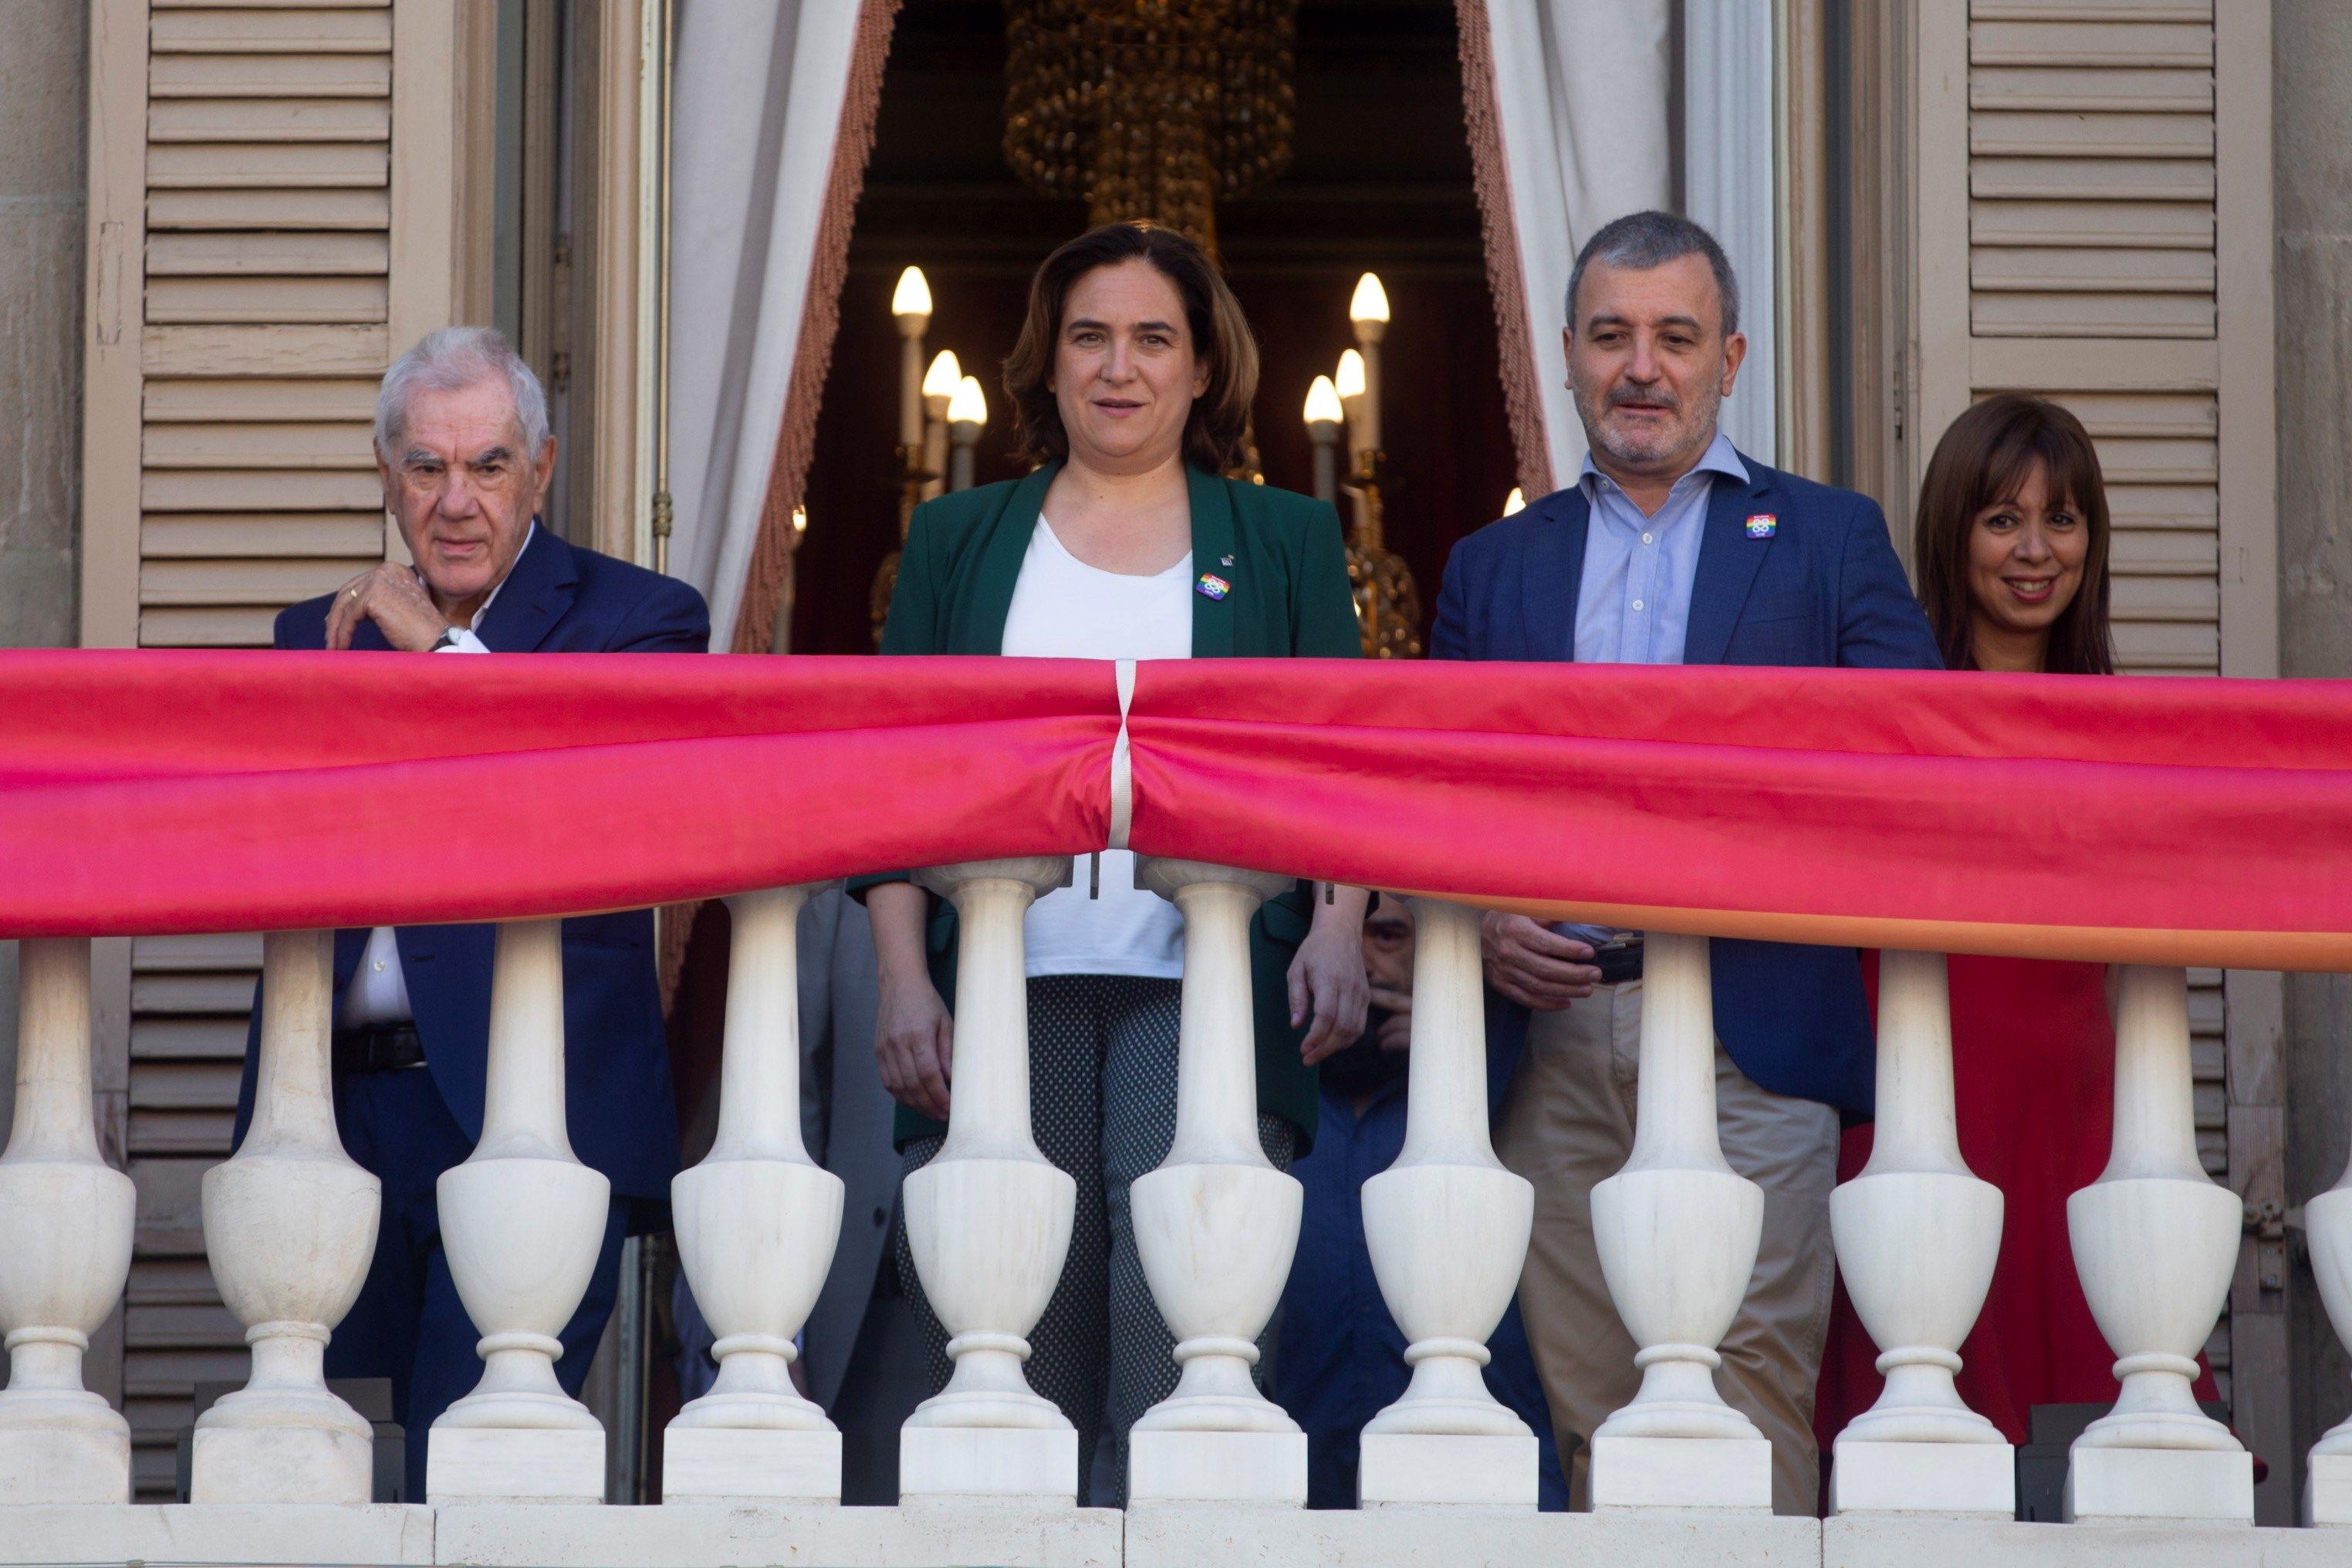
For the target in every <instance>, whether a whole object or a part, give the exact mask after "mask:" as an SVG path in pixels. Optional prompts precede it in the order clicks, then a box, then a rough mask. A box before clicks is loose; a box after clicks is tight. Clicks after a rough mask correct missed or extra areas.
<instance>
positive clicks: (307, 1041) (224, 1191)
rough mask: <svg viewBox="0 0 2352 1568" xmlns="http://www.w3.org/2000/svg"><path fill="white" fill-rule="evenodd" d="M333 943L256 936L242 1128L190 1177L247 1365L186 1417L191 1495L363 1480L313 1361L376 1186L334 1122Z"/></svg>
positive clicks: (300, 935)
mask: <svg viewBox="0 0 2352 1568" xmlns="http://www.w3.org/2000/svg"><path fill="white" fill-rule="evenodd" d="M334 940H335V939H334V935H333V933H332V932H330V931H272V932H270V933H269V934H268V935H267V936H265V937H263V938H262V946H261V1060H260V1063H259V1066H258V1070H257V1074H256V1077H255V1084H254V1098H253V1125H252V1127H251V1129H250V1130H249V1131H247V1133H246V1139H245V1142H244V1143H243V1144H242V1145H240V1146H239V1147H238V1149H237V1152H236V1154H235V1155H234V1156H233V1157H231V1158H230V1159H229V1160H227V1161H226V1163H222V1164H218V1165H215V1166H214V1167H213V1168H212V1169H211V1170H209V1171H207V1172H205V1252H206V1253H207V1254H208V1255H209V1256H210V1258H211V1260H212V1268H213V1279H214V1280H215V1282H216V1283H217V1284H218V1285H219V1286H220V1292H221V1300H224V1301H226V1302H227V1303H228V1309H229V1310H230V1311H232V1312H234V1313H235V1314H236V1321H238V1322H240V1323H243V1324H244V1325H245V1329H246V1332H245V1342H246V1343H247V1344H248V1345H251V1346H252V1347H253V1375H252V1377H251V1378H250V1379H249V1380H248V1381H247V1384H246V1385H245V1387H243V1388H242V1389H239V1390H238V1391H237V1392H236V1393H235V1394H229V1395H227V1396H226V1397H225V1398H223V1399H221V1400H220V1401H219V1402H217V1403H216V1404H215V1405H213V1407H212V1408H211V1409H209V1410H207V1411H205V1414H204V1415H203V1416H201V1417H200V1418H199V1419H198V1420H197V1422H196V1432H195V1441H194V1452H193V1457H192V1461H191V1469H190V1477H191V1480H190V1491H189V1495H190V1498H191V1500H193V1501H195V1502H341V1503H363V1502H366V1501H367V1500H368V1499H369V1497H370V1496H371V1495H372V1491H373V1479H374V1468H375V1465H374V1450H375V1436H374V1432H373V1428H372V1427H370V1426H369V1425H368V1423H367V1422H366V1421H365V1420H364V1419H362V1417H361V1415H360V1414H359V1412H358V1411H356V1410H353V1409H352V1407H351V1406H350V1405H346V1404H345V1403H344V1402H343V1401H342V1400H341V1399H340V1398H338V1397H337V1396H336V1395H335V1394H331V1393H330V1392H328V1389H327V1384H326V1377H325V1373H324V1372H323V1371H322V1368H321V1360H322V1358H323V1357H324V1356H325V1354H326V1351H327V1339H328V1335H329V1333H330V1332H331V1331H332V1330H333V1328H334V1326H335V1325H336V1324H337V1323H339V1322H341V1321H342V1318H343V1314H344V1313H345V1312H348V1311H350V1310H351V1308H352V1302H353V1301H355V1300H358V1299H359V1293H360V1287H361V1286H362V1284H364V1283H365V1282H366V1280H367V1272H368V1265H369V1263H370V1262H371V1261H372V1260H373V1258H374V1256H375V1239H376V1221H377V1215H378V1211H379V1208H380V1206H381V1205H380V1194H381V1190H382V1184H381V1183H379V1182H378V1181H377V1180H376V1178H375V1177H374V1176H373V1175H372V1174H371V1173H368V1172H366V1171H363V1170H362V1169H361V1168H360V1167H359V1166H358V1165H357V1164H355V1163H352V1158H351V1156H350V1155H348V1154H346V1153H344V1152H343V1145H342V1141H341V1139H340V1138H339V1137H337V1136H336V1133H335V1098H334V1078H333V1066H332V1063H331V1061H330V1059H329V1055H328V1045H329V1039H330V1035H331V1025H330V1022H329V1010H330V1008H331V1005H332V1003H333V993H334V956H335V947H334Z"/></svg>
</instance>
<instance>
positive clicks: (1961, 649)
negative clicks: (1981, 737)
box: [1912, 392, 2116, 675]
mask: <svg viewBox="0 0 2352 1568" xmlns="http://www.w3.org/2000/svg"><path fill="white" fill-rule="evenodd" d="M2036 467H2039V468H2041V469H2042V472H2043V473H2044V474H2045V475H2046V476H2047V479H2046V480H2045V488H2046V489H2047V490H2048V492H2049V495H2050V500H2051V504H2052V505H2053V506H2056V505H2069V506H2072V507H2074V509H2075V510H2077V511H2079V512H2081V513H2082V515H2083V521H2084V524H2085V526H2087V527H2088V528H2089V529H2090V531H2091V532H2090V547H2089V549H2087V550H2086V551H2085V552H2084V555H2083V583H2082V586H2081V587H2080V588H2078V589H2076V590H2075V593H2074V602H2073V603H2072V604H2070V605H2067V606H2066V607H2065V608H2064V609H2063V610H2062V611H2060V612H2059V613H2058V618H2057V620H2055V621H2053V623H2051V626H2050V647H2049V651H2048V653H2047V654H2046V655H2045V656H2044V657H2045V662H2044V664H2043V668H2045V669H2047V670H2048V671H2049V672H2050V673H2051V674H2053V675H2113V674H2114V673H2115V672H2116V653H2115V642H2114V639H2113V637H2112V635H2111V634H2110V632H2109V630H2108V626H2107V598H2108V592H2107V538H2108V522H2107V487H2106V483H2105V480H2104V479H2101V478H2100V475H2099V454H2098V449H2097V448H2096V447H2094V446H2092V445H2091V434H2090V432H2089V431H2087V430H2085V429H2084V428H2083V422H2082V421H2081V420H2079V419H2077V418H2075V417H2074V415H2072V414H2071V413H2069V412H2067V411H2066V410H2065V409H2063V408H2061V407H2060V406H2059V405H2056V404H2054V403H2052V402H2050V401H2049V400H2047V399H2046V398H2040V397H2031V396H2028V395H2025V394H2024V393H2021V392H2004V393H2000V394H1999V395H1995V396H1992V397H1988V398H1986V399H1985V400H1984V401H1983V402H1981V403H1979V404H1977V405H1975V406H1973V407H1971V408H1970V409H1969V411H1968V412H1967V413H1965V414H1963V415H1961V416H1959V417H1958V419H1955V420H1953V421H1952V424H1951V428H1949V429H1948V430H1946V431H1945V432H1944V438H1943V439H1942V440H1940V441H1938V442H1937V443H1936V455H1935V456H1934V457H1932V458H1928V459H1927V478H1926V479H1924V480H1922V481H1921V482H1920V485H1919V511H1918V519H1917V523H1916V531H1915V532H1914V533H1913V536H1912V538H1913V547H1912V555H1913V560H1914V563H1916V566H1917V567H1918V571H1919V601H1920V603H1921V605H1924V606H1925V607H1926V609H1927V625H1928V626H1930V627H1932V628H1933V629H1934V631H1935V634H1936V642H1937V647H1940V648H1942V650H1943V654H1944V666H1945V668H1948V669H1973V668H1976V653H1975V648H1974V647H1973V646H1972V642H1973V639H1972V637H1971V628H1972V627H1973V626H1974V624H1975V616H1974V611H1975V605H1974V602H1973V601H1972V599H1971V598H1970V596H1969V533H1970V531H1972V530H1973V529H1974V527H1975V524H1976V518H1977V513H1979V512H1980V511H1982V510H1984V509H1985V508H1987V507H1989V506H1991V505H1992V504H1993V503H1994V502H1996V501H2004V500H2012V499H2014V498H2015V496H2016V495H2017V492H2018V491H2019V490H2020V489H2022V488H2023V487H2024V484H2025V481H2026V479H2028V478H2029V477H2031V476H2032V472H2033V470H2034V468H2036Z"/></svg>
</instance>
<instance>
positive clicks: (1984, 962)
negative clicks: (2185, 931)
mask: <svg viewBox="0 0 2352 1568" xmlns="http://www.w3.org/2000/svg"><path fill="white" fill-rule="evenodd" d="M2109 537H2110V533H2109V526H2108V516H2107V494H2106V485H2105V481H2104V479H2102V477H2101V475H2100V471H2099V454H2098V450H2097V448H2096V447H2095V446H2094V445H2093V444H2092V441H2091V437H2090V433H2089V432H2088V431H2086V430H2084V428H2083V423H2082V421H2081V420H2079V419H2077V418H2076V417H2075V416H2074V415H2073V414H2072V413H2070V412H2069V411H2068V410H2066V409H2065V408H2063V407H2062V406H2060V405H2057V404H2055V403H2052V402H2049V401H2047V400H2046V399H2043V398H2040V397H2031V396H2027V395H2024V394H2021V393H2002V394H2000V395H1997V396H1993V397H1988V398H1986V399H1985V400H1984V401H1983V402H1981V403H1979V404H1977V405H1974V406H1972V407H1971V408H1969V411H1968V412H1967V413H1965V414H1963V415H1961V416H1959V417H1958V419H1955V420H1954V421H1952V424H1951V427H1950V428H1949V429H1948V430H1946V431H1945V432H1944V436H1943V439H1942V440H1940V441H1938V442H1937V444H1936V452H1935V456H1934V457H1932V458H1929V459H1928V462H1927V477H1926V479H1923V480H1922V481H1921V483H1920V487H1919V508H1918V512H1917V518H1916V523H1915V533H1914V541H1915V542H1914V545H1913V550H1912V558H1913V560H1914V561H1915V562H1916V563H1917V565H1918V572H1919V597H1920V600H1921V602H1922V603H1923V605H1925V606H1926V609H1927V623H1928V625H1929V626H1932V627H1933V628H1934V630H1935V634H1936V641H1937V646H1938V647H1941V649H1942V650H1943V655H1944V662H1945V663H1946V664H1947V665H1948V667H1950V668H1953V669H1981V670H1999V671H2006V672H2009V673H2012V674H2024V675H2042V674H2048V675H2113V674H2114V673H2115V668H2116V659H2115V648H2114V639H2113V635H2112V633H2111V632H2110V630H2109V626H2108V613H2107V605H2108V592H2109V590H2108V553H2107V552H2108V541H2109ZM1947 963H1948V970H1949V974H1950V981H1951V1012H1952V1088H1953V1100H1954V1104H1955V1106H1956V1109H1957V1110H1958V1118H1959V1135H1960V1152H1961V1154H1962V1156H1963V1157H1964V1158H1965V1159H1966V1160H1967V1161H1968V1164H1969V1169H1970V1170H1971V1171H1973V1172H1975V1173H1976V1174H1977V1175H1978V1176H1979V1178H1981V1179H1983V1180H1985V1181H1988V1182H1990V1183H1992V1184H1994V1185H1995V1186H1997V1187H1999V1188H2000V1190H2001V1195H2002V1198H2003V1203H2004V1206H2003V1210H2002V1220H2001V1233H2000V1264H1999V1266H1998V1268H1996V1269H1995V1270H1994V1273H1993V1279H1992V1289H1991V1290H1990V1293H1989V1294H1988V1295H1987V1296H1986V1298H1985V1304H1984V1310H1982V1311H1981V1312H1979V1314H1978V1316H1977V1321H1976V1327H1975V1329H1974V1330H1973V1331H1971V1332H1970V1333H1969V1338H1968V1342H1967V1343H1966V1344H1964V1345H1963V1346H1962V1347H1961V1350H1960V1360H1961V1365H1960V1372H1959V1380H1958V1381H1959V1389H1960V1395H1961V1397H1962V1398H1964V1399H1965V1400H1967V1401H1968V1403H1969V1408H1970V1409H1972V1410H1975V1411H1976V1412H1977V1413H1978V1414H1979V1415H1983V1416H1984V1417H1986V1418H1987V1419H1988V1420H1990V1421H1991V1422H1992V1424H1993V1425H1994V1426H1998V1427H2000V1429H2001V1432H2002V1433H2003V1435H2005V1436H2007V1437H2008V1438H2009V1440H2010V1441H2011V1442H2012V1443H2022V1442H2024V1441H2025V1440H2026V1438H2027V1436H2028V1426H2029V1417H2030V1415H2031V1413H2032V1408H2033V1406H2035V1405H2076V1404H2080V1405H2093V1404H2095V1405H2106V1404H2111V1403H2112V1402H2113V1401H2114V1399H2115V1397H2116V1379H2115V1375H2114V1373H2113V1372H2112V1371H2111V1370H2110V1369H2111V1367H2112V1364H2113V1363H2114V1361H2115V1355H2114V1352H2112V1351H2111V1350H2110V1349H2109V1348H2108V1346H2107V1342H2106V1339H2105V1336H2104V1335H2103V1334H2101V1333H2100V1332H2099V1328H2098V1324H2097V1323H2096V1322H2095V1321H2093V1320H2092V1317H2091V1308H2090V1303H2089V1302H2088V1301H2086V1300H2084V1296H2083V1286H2082V1281H2081V1279H2079V1277H2078V1276H2077V1275H2076V1274H2075V1271H2074V1247H2073V1244H2072V1243H2071V1241H2070V1240H2069V1239H2068V1236H2067V1229H2066V1198H2067V1195H2068V1194H2071V1193H2074V1192H2077V1191H2079V1190H2081V1189H2082V1188H2084V1187H2086V1186H2088V1185H2090V1184H2091V1183H2092V1182H2093V1181H2095V1180H2096V1179H2097V1177H2098V1174H2099V1172H2100V1171H2101V1169H2102V1168H2104V1167H2105V1163H2106V1160H2107V1144H2108V1140H2109V1137H2110V1135H2111V1132H2112V1130H2113V1126H2114V1120H2115V1069H2116V1036H2115V1026H2114V1023H2113V1021H2112V1020H2111V1019H2110V1018H2109V1016H2108V1014H2107V999H2106V970H2105V965H2103V964H2096V963H2059V962H2055V961H2051V960H2042V959H2028V958H1989V957H1981V956H1976V955H1971V954H1967V953H1954V954H1952V955H1951V956H1950V957H1949V959H1948V960H1947ZM1870 1131H1871V1130H1870V1129H1869V1128H1868V1127H1867V1126H1864V1127H1857V1128H1854V1129H1853V1130H1852V1131H1849V1132H1848V1133H1847V1134H1846V1140H1845V1151H1844V1153H1843V1156H1842V1157H1841V1160H1840V1167H1841V1174H1842V1175H1852V1174H1853V1173H1857V1172H1859V1171H1860V1170H1861V1169H1862V1166H1863V1164H1864V1163H1865V1162H1866V1161H1868V1159H1869V1158H1870V1147H1871V1138H1870ZM1876 1360H1877V1348H1876V1347H1875V1346H1874V1345H1873V1344H1872V1343H1871V1342H1870V1336H1869V1334H1868V1333H1867V1332H1866V1331H1864V1329H1863V1326H1862V1323H1861V1321H1860V1320H1859V1319H1858V1318H1856V1317H1855V1316H1854V1314H1853V1308H1852V1306H1851V1305H1850V1304H1849V1303H1848V1302H1847V1301H1846V1300H1844V1298H1843V1294H1841V1296H1840V1298H1839V1300H1838V1310H1837V1311H1836V1314H1835V1315H1834V1316H1833V1317H1832V1320H1831V1323H1830V1348H1829V1351H1828V1353H1827V1354H1826V1355H1825V1356H1824V1357H1823V1359H1822V1387H1821V1403H1820V1407H1819V1411H1818V1413H1817V1416H1816V1426H1817V1429H1818V1430H1819V1432H1820V1434H1821V1438H1822V1442H1823V1443H1824V1444H1827V1443H1829V1442H1831V1441H1832V1440H1833V1439H1834V1438H1835V1437H1836V1436H1837V1434H1838V1432H1839V1431H1840V1430H1841V1429H1842V1428H1843V1426H1845V1424H1846V1423H1847V1422H1848V1421H1850V1420H1852V1419H1853V1417H1854V1416H1855V1415H1860V1414H1861V1413H1862V1412H1863V1411H1864V1410H1866V1409H1868V1408H1869V1407H1870V1405H1872V1404H1873V1403H1874V1401H1875V1400H1876V1399H1877V1397H1878V1391H1879V1388H1880V1387H1881V1385H1882V1382H1883V1380H1882V1379H1881V1378H1880V1377H1879V1375H1878V1372H1877V1368H1876V1364H1875V1363H1876ZM2198 1397H2200V1399H2212V1398H2215V1397H2217V1395H2216V1393H2215V1390H2214V1387H2213V1381H2212V1374H2211V1373H2210V1372H2206V1373H2201V1374H2200V1378H2199V1382H2198Z"/></svg>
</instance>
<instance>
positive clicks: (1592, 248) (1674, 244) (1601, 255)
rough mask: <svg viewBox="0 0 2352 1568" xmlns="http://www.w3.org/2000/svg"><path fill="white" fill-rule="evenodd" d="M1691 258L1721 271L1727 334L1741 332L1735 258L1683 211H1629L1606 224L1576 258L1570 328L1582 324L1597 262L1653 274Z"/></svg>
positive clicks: (1717, 284)
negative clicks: (1582, 294) (1585, 293)
mask: <svg viewBox="0 0 2352 1568" xmlns="http://www.w3.org/2000/svg"><path fill="white" fill-rule="evenodd" d="M1685 256H1704V257H1706V264H1707V266H1709V267H1710V268H1714V270H1715V287H1716V291H1717V293H1719V294H1721V295H1722V296H1723V335H1724V336H1725V337H1729V336H1730V335H1731V334H1732V333H1734V332H1736V331H1738V330H1739V279H1737V278H1735V277H1733V276H1732V273H1731V258H1729V257H1727V256H1726V255H1724V254H1723V247H1721V246H1720V245H1717V243H1716V242H1715V236H1713V235H1711V234H1709V233H1707V232H1706V229H1704V228H1702V227H1701V226H1698V225H1697V224H1695V223H1693V222H1691V220H1690V219H1688V218H1686V217H1684V216H1681V215H1680V214H1677V213H1664V212H1645V213H1629V214H1627V215H1626V216H1623V217H1621V218H1618V219H1615V220H1614V221H1612V222H1610V223H1606V224H1603V225H1601V232H1600V233H1598V234H1596V235H1594V236H1593V237H1591V239H1588V240H1586V241H1585V242H1584V248H1583V249H1582V250H1580V251H1579V252H1577V255H1576V268H1575V270H1574V271H1572V272H1570V274H1569V275H1568V301H1567V302H1568V324H1569V327H1570V330H1571V331H1573V330H1574V328H1575V326H1576V290H1577V289H1578V288H1579V286H1580V285H1581V284H1582V283H1583V282H1584V269H1585V268H1587V267H1588V266H1590V265H1591V264H1592V263H1593V262H1595V261H1599V262H1603V263H1605V264H1607V265H1608V266H1611V267H1630V268H1633V269H1634V270H1635V271H1637V272H1647V271H1648V270H1649V269H1650V268H1653V267H1664V265H1665V264H1666V263H1667V262H1669V261H1676V260H1679V259H1681V258H1683V257H1685Z"/></svg>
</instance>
